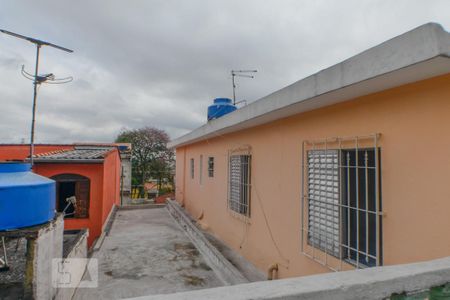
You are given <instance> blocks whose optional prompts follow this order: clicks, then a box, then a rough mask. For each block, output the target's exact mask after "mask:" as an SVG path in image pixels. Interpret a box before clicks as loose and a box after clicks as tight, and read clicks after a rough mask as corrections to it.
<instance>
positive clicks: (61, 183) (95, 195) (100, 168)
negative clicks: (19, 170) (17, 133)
mask: <svg viewBox="0 0 450 300" xmlns="http://www.w3.org/2000/svg"><path fill="white" fill-rule="evenodd" d="M35 153H36V154H35V156H34V167H33V171H34V172H35V173H37V174H39V175H42V176H46V177H48V178H51V179H53V180H55V181H56V205H55V207H56V210H57V211H58V212H63V211H64V213H65V214H66V216H65V219H64V229H66V230H71V229H83V228H88V229H89V236H88V246H89V247H90V246H92V244H93V243H94V241H95V240H96V239H97V238H98V237H99V236H100V235H101V234H102V232H103V230H104V228H105V226H106V225H107V221H108V219H109V216H110V214H111V213H112V211H113V208H114V206H116V205H120V200H121V199H120V184H121V160H120V154H119V150H118V148H117V147H116V146H114V145H112V144H111V145H109V146H106V145H101V146H99V145H84V144H83V145H36V146H35ZM28 157H29V146H28V145H0V160H9V161H11V160H16V161H21V160H22V161H23V160H27V159H28ZM69 199H72V201H73V202H70V201H68V200H69Z"/></svg>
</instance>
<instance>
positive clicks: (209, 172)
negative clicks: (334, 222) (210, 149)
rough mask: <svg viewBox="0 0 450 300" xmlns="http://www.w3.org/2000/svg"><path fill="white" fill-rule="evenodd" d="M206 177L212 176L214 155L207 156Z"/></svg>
mask: <svg viewBox="0 0 450 300" xmlns="http://www.w3.org/2000/svg"><path fill="white" fill-rule="evenodd" d="M208 177H209V178H213V177H214V156H209V157H208Z"/></svg>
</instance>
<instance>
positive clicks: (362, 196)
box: [301, 134, 383, 271]
mask: <svg viewBox="0 0 450 300" xmlns="http://www.w3.org/2000/svg"><path fill="white" fill-rule="evenodd" d="M379 138H380V134H373V135H369V136H363V137H361V136H358V137H345V138H326V139H319V140H310V141H303V143H302V169H303V171H302V198H301V206H302V207H301V212H302V215H301V219H302V221H301V227H302V228H301V235H302V236H301V240H302V243H301V248H302V249H301V251H302V253H303V254H304V255H306V256H307V257H309V258H312V259H313V260H315V261H318V262H320V263H321V264H323V265H324V266H327V267H329V268H330V269H332V270H334V271H339V270H342V263H343V262H345V263H347V264H350V265H353V266H354V267H356V268H366V267H372V266H380V265H382V258H383V251H382V250H383V247H382V232H383V227H382V210H381V209H382V197H381V147H380V146H379V145H378V141H379ZM312 151H318V152H316V154H317V153H320V152H322V153H325V154H326V155H323V156H322V160H319V164H316V165H314V164H313V163H312V162H311V161H310V157H311V153H312ZM330 153H334V155H333V156H332V157H333V160H332V161H331V160H330ZM346 153H353V154H352V155H353V164H354V165H349V166H348V165H345V164H344V162H345V161H344V159H343V155H344V154H346ZM357 153H358V154H357ZM363 155H365V157H362V156H363ZM317 170H320V172H322V173H320V172H319V173H320V174H321V175H320V176H319V177H318V180H317V178H316V182H314V180H312V179H315V178H314V177H310V176H311V172H313V173H314V172H317ZM352 170H355V171H352ZM369 170H370V171H369ZM351 172H354V174H362V176H361V175H352V177H351V178H350V177H348V178H350V179H348V178H343V177H344V175H346V174H351ZM311 178H312V179H311ZM330 180H331V181H330ZM331 183H333V184H331ZM314 184H315V186H314ZM311 185H312V186H311ZM344 185H345V186H344ZM349 187H350V188H349ZM315 189H317V190H320V193H318V194H315V195H311V194H310V192H311V191H314V190H315ZM360 189H364V190H360ZM330 191H331V193H330ZM347 191H350V193H348V194H346V192H347ZM351 193H353V194H351ZM336 196H337V199H338V201H337V203H336V202H335V201H334V200H336ZM315 197H316V199H314V198H315ZM344 197H346V198H345V199H344ZM333 201H334V202H333ZM345 201H347V202H345ZM348 201H351V202H348ZM318 203H319V204H318ZM347 203H350V205H347ZM356 203H358V204H356ZM361 203H362V204H361ZM311 204H312V205H313V206H314V205H318V206H319V208H320V209H319V210H318V211H320V215H321V217H320V218H316V220H315V219H314V217H315V216H314V215H311ZM366 208H367V209H366ZM336 214H337V215H338V221H337V223H336V222H335V216H336ZM355 216H356V217H355ZM355 219H356V220H355ZM311 220H313V222H315V223H314V224H313V225H314V226H311V223H312V221H311ZM362 222H363V223H362ZM336 224H337V225H338V227H337V231H336V230H335V229H336ZM319 225H320V226H319ZM350 225H351V226H350ZM314 227H316V228H314ZM318 228H320V229H321V230H322V231H321V230H315V229H318ZM314 230H315V231H314ZM349 230H350V231H349ZM355 231H356V232H355ZM344 235H345V236H344ZM350 236H351V237H350ZM311 237H313V238H312V239H311ZM355 237H356V238H355ZM337 238H338V239H337ZM352 239H356V241H355V240H352ZM318 240H319V242H318ZM324 245H325V246H324ZM352 246H353V247H356V248H352ZM349 249H352V250H351V251H352V255H349V254H348V253H349V252H350V250H349ZM344 250H345V251H344Z"/></svg>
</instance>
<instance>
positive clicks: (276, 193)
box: [176, 74, 450, 278]
mask: <svg viewBox="0 0 450 300" xmlns="http://www.w3.org/2000/svg"><path fill="white" fill-rule="evenodd" d="M449 132H450V74H447V75H444V76H439V77H435V78H432V79H429V80H424V81H421V82H417V83H413V84H409V85H405V86H401V87H398V88H394V89H390V90H386V91H383V92H379V93H375V94H371V95H368V96H364V97H360V98H358V99H354V100H351V101H347V102H345V103H341V104H337V105H333V106H330V107H326V108H322V109H318V110H315V111H311V112H307V113H303V114H300V115H296V116H293V117H289V118H286V119H282V120H278V121H275V122H271V123H269V124H265V125H262V126H259V127H255V128H251V129H247V130H243V131H239V132H236V133H231V134H227V135H223V136H220V137H216V138H212V139H209V140H208V141H204V142H198V143H195V144H192V145H188V146H185V147H180V148H178V149H177V151H176V155H177V156H176V157H177V163H176V168H177V173H176V182H177V185H176V198H177V200H178V201H179V202H182V203H183V202H184V205H185V207H186V209H187V210H188V211H189V213H190V214H192V215H193V216H194V217H197V216H199V215H200V214H201V213H202V212H203V215H204V217H203V219H202V223H203V225H204V226H205V227H206V228H207V229H208V230H209V231H211V232H212V233H214V234H215V235H216V236H218V237H219V238H221V239H222V240H223V241H225V242H226V243H227V244H228V245H229V246H231V247H232V248H233V249H235V250H236V251H238V252H240V253H241V254H242V255H243V256H244V257H246V258H247V259H248V260H250V261H251V262H252V263H254V264H255V265H256V266H257V267H258V268H260V269H261V270H262V271H265V270H266V269H267V267H268V266H269V265H271V264H272V263H275V262H277V263H279V264H280V271H279V275H280V277H282V278H283V277H291V276H301V275H308V274H316V273H322V272H328V271H329V269H328V268H325V267H323V266H321V265H320V264H318V263H317V262H314V261H312V260H310V259H309V258H307V257H306V256H304V255H303V254H301V244H300V236H301V231H300V228H301V224H300V223H301V221H300V220H301V200H300V195H301V172H302V171H301V157H302V155H301V153H302V150H301V145H302V141H304V140H308V139H317V138H325V137H336V136H361V135H367V134H373V133H380V134H381V138H380V141H379V146H380V147H381V194H382V205H383V212H384V213H385V216H384V217H383V241H382V243H383V262H384V265H392V264H400V263H409V262H414V261H423V260H429V259H434V258H438V257H444V256H449V255H450V235H449V234H448V230H449V228H450V200H449V199H450V184H449V180H450V138H449V137H448V133H449ZM242 145H250V146H251V147H252V166H251V168H252V179H251V180H252V189H251V221H250V224H249V225H245V223H244V222H242V221H241V220H239V219H237V218H236V217H233V216H232V215H231V214H230V213H229V212H228V211H227V157H228V152H227V151H228V150H230V149H234V148H237V147H240V146H242ZM200 155H203V184H202V185H200V183H199V176H198V167H199V157H200ZM208 156H213V157H214V158H215V173H214V178H209V177H208V176H207V158H208ZM191 158H194V159H195V178H194V179H191V177H190V167H189V164H190V159H191ZM264 215H265V216H266V219H267V224H268V225H266V221H265V217H264ZM269 227H270V230H271V232H272V234H273V240H272V238H271V236H270V234H269V229H268V228H269ZM275 245H276V246H275ZM277 248H278V249H279V251H278V250H277Z"/></svg>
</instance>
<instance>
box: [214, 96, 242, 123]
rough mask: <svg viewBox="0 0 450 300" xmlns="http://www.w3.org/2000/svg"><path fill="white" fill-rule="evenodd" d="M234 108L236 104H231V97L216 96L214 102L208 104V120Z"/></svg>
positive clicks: (227, 112)
mask: <svg viewBox="0 0 450 300" xmlns="http://www.w3.org/2000/svg"><path fill="white" fill-rule="evenodd" d="M235 110H236V106H234V105H233V104H231V99H228V98H216V99H214V104H212V105H210V106H208V121H209V120H212V119H217V118H220V117H221V116H223V115H226V114H229V113H230V112H233V111H235Z"/></svg>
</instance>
